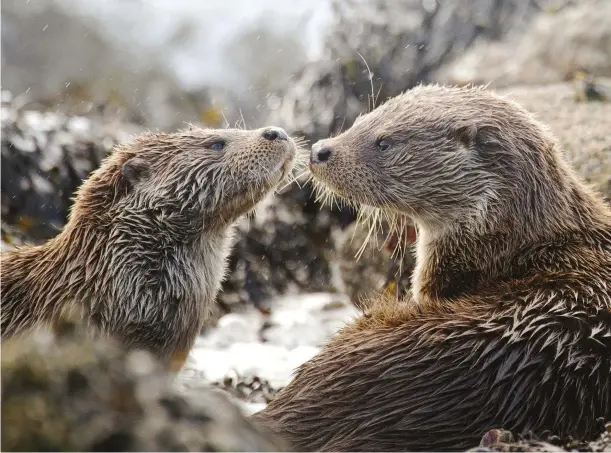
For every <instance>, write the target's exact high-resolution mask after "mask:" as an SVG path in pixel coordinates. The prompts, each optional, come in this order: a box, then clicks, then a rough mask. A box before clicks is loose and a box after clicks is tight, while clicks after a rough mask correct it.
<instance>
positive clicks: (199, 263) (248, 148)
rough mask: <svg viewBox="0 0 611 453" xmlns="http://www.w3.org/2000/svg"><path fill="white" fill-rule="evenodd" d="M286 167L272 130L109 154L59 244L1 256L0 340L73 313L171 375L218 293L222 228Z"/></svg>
mask: <svg viewBox="0 0 611 453" xmlns="http://www.w3.org/2000/svg"><path fill="white" fill-rule="evenodd" d="M294 155H295V144H294V143H293V141H292V140H291V139H290V138H288V137H287V136H286V134H285V133H284V131H282V130H281V129H277V128H265V129H260V130H254V131H245V130H235V129H226V130H207V129H190V130H187V131H182V132H177V133H174V134H162V133H160V134H149V135H144V136H141V137H138V138H137V139H136V140H135V141H134V142H133V143H130V144H125V145H122V146H119V147H117V149H116V150H115V151H114V153H113V154H112V155H111V156H109V157H108V158H107V159H106V160H105V161H104V162H103V164H102V166H101V167H100V168H99V169H98V170H96V171H95V172H94V173H93V174H92V175H91V176H90V177H89V178H88V179H87V180H86V181H85V182H84V183H83V185H82V186H81V188H80V189H79V191H78V193H77V195H76V199H75V203H74V206H73V209H72V212H71V214H70V218H69V220H68V222H67V224H66V226H65V227H64V229H63V231H62V232H61V233H60V234H59V235H58V236H56V237H55V238H53V239H51V240H50V241H48V242H47V243H45V244H43V245H41V246H37V247H24V248H20V249H17V250H15V251H11V252H8V253H3V254H2V279H1V285H2V288H1V289H2V314H1V318H2V339H3V340H4V339H6V338H9V337H11V336H13V335H15V334H17V333H20V332H23V331H24V330H26V329H30V328H32V327H36V326H39V325H46V324H49V323H52V322H53V321H54V320H55V319H57V317H58V316H59V315H60V314H61V313H62V312H63V311H64V310H66V309H68V308H71V307H75V306H76V307H78V308H81V309H82V311H83V313H84V316H85V318H86V319H87V321H88V322H89V324H90V326H91V327H92V328H94V329H96V330H99V331H100V332H102V333H104V334H112V335H113V336H115V337H116V338H119V339H120V340H121V341H122V342H123V344H124V345H126V346H133V347H139V348H144V349H147V350H149V351H151V352H152V353H154V354H155V355H156V356H157V357H158V358H160V359H162V360H163V361H165V362H166V363H168V364H169V365H170V366H171V367H178V368H179V367H180V366H181V365H182V363H183V362H184V360H185V359H186V357H187V354H188V352H189V350H190V348H191V346H192V344H193V342H194V341H195V338H196V336H197V335H198V333H199V332H200V330H201V327H202V324H203V322H204V320H205V319H206V317H207V316H208V314H209V312H210V310H211V308H212V304H213V303H214V300H215V297H216V294H217V292H218V290H219V287H220V284H221V280H222V278H223V274H224V272H225V267H226V263H225V260H226V257H227V254H228V253H229V248H230V240H231V226H232V224H233V223H234V221H235V220H236V219H237V218H238V217H240V216H241V215H242V214H244V213H246V212H247V211H250V210H251V209H253V208H254V207H255V205H256V203H257V202H258V201H260V200H261V199H262V198H263V197H264V196H265V195H267V194H268V193H269V192H270V191H271V190H272V189H273V188H274V187H275V186H276V185H277V184H278V183H279V182H280V181H281V180H282V179H283V178H284V177H285V176H286V175H287V174H288V172H289V170H290V169H291V168H292V164H293V158H294Z"/></svg>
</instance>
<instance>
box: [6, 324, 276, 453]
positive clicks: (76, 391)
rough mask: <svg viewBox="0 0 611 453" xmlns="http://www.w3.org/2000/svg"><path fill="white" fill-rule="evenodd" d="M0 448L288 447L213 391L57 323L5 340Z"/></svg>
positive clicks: (138, 353)
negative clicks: (179, 382)
mask: <svg viewBox="0 0 611 453" xmlns="http://www.w3.org/2000/svg"><path fill="white" fill-rule="evenodd" d="M1 404H2V415H1V416H2V441H1V442H2V450H3V451H15V450H20V451H287V445H285V444H284V443H283V442H281V441H280V440H278V439H276V438H275V437H273V436H271V435H270V434H269V433H267V432H265V431H263V429H260V428H258V427H256V426H254V425H253V424H251V423H250V422H249V421H248V420H246V419H245V418H244V416H243V415H242V414H241V412H240V410H239V409H238V408H237V407H236V406H235V405H233V404H231V403H230V402H229V400H228V398H227V397H226V396H224V395H223V393H222V392H221V391H220V390H213V389H212V388H208V387H206V388H202V387H199V388H196V389H193V388H191V389H188V388H184V389H182V390H181V391H179V390H178V389H177V388H175V387H174V386H172V385H171V381H170V379H169V377H168V376H166V375H165V374H164V373H162V372H161V368H160V365H159V364H158V363H157V362H156V361H155V360H154V359H153V358H152V356H150V355H149V354H148V353H145V352H142V351H131V352H126V351H124V350H122V349H120V348H119V347H118V346H117V345H116V344H115V343H114V342H113V341H112V340H110V339H108V338H106V339H92V338H91V337H90V336H89V335H88V334H86V333H85V330H84V327H83V326H81V325H80V324H79V323H75V322H72V321H63V322H62V324H61V325H60V327H59V329H58V330H57V331H56V332H55V333H53V332H51V331H50V330H42V331H38V332H35V333H34V334H32V335H29V336H25V337H21V338H15V339H12V341H10V342H8V343H7V342H3V343H2V402H1Z"/></svg>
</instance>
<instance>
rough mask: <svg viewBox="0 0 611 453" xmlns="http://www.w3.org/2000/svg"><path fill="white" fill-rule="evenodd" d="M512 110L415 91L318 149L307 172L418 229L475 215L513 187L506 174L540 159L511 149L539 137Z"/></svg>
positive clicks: (467, 94)
mask: <svg viewBox="0 0 611 453" xmlns="http://www.w3.org/2000/svg"><path fill="white" fill-rule="evenodd" d="M516 109H517V107H515V106H514V105H512V104H510V103H508V102H506V101H504V100H502V99H500V98H498V97H495V96H493V95H492V94H491V93H489V92H486V91H485V90H482V89H459V88H443V87H438V86H422V87H418V88H414V89H412V90H410V91H408V92H406V93H404V94H402V95H400V96H397V97H395V98H392V99H390V100H389V101H388V102H386V103H385V104H383V105H381V106H379V107H378V108H377V109H375V110H373V111H372V112H370V113H369V114H366V115H364V116H361V117H360V118H358V119H357V121H356V122H355V123H354V125H353V126H352V127H351V128H350V129H348V130H347V131H345V132H344V133H342V134H340V135H338V136H336V137H332V138H328V139H325V140H321V141H319V142H318V143H316V144H315V145H314V146H313V147H312V151H311V156H310V170H311V172H312V174H313V175H314V177H315V179H316V180H318V181H320V182H321V183H323V184H324V186H325V187H327V188H328V189H330V190H331V191H332V192H334V193H335V194H337V195H340V196H341V197H344V198H346V199H348V200H350V201H352V202H355V203H357V204H364V205H369V206H373V207H377V208H383V209H386V210H389V211H395V212H397V211H398V212H400V213H403V214H406V215H408V216H410V217H412V218H413V219H414V220H416V221H417V222H419V223H436V224H439V223H446V222H454V221H456V220H457V219H461V218H464V217H466V216H478V215H480V214H481V211H482V210H485V209H486V208H487V207H488V206H490V203H493V202H496V200H498V199H499V198H498V197H499V195H500V194H501V193H502V192H503V191H505V192H507V191H508V187H509V186H510V185H511V184H513V183H514V182H512V181H510V180H509V178H508V177H507V175H508V174H511V172H510V171H507V168H508V167H514V168H513V170H512V171H513V174H516V173H518V174H519V173H522V174H525V171H528V170H527V167H528V166H524V165H523V164H522V163H523V162H525V161H528V160H532V159H538V157H536V156H535V157H533V155H534V153H531V152H528V153H522V152H521V151H520V148H519V145H514V144H515V143H518V142H519V141H520V140H521V141H522V143H524V142H525V141H526V140H528V137H533V136H535V135H539V134H538V132H537V131H536V129H533V125H532V124H530V123H529V121H524V120H522V119H524V118H526V119H528V117H527V116H526V115H525V113H524V112H523V111H522V110H520V111H519V112H517V111H516ZM520 118H522V119H520ZM511 123H513V124H511ZM508 124H511V127H508V126H507V125H508ZM508 129H509V130H510V131H513V132H504V131H506V130H508ZM533 131H534V132H533ZM511 134H514V136H511ZM524 138H526V140H525V139H524ZM533 165H534V164H533ZM519 166H522V167H524V168H525V169H526V170H525V171H522V170H520V169H519V168H517V167H519ZM512 178H513V179H515V177H512Z"/></svg>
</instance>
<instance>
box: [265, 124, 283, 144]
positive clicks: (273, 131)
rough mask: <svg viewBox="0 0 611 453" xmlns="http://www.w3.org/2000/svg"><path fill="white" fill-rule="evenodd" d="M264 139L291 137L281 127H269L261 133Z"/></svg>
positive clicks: (272, 139)
mask: <svg viewBox="0 0 611 453" xmlns="http://www.w3.org/2000/svg"><path fill="white" fill-rule="evenodd" d="M261 135H262V136H263V138H264V139H266V140H269V141H274V140H285V141H287V140H288V139H289V136H288V134H287V133H286V132H285V131H284V129H282V128H281V127H268V128H266V129H265V130H264V131H263V133H262V134H261Z"/></svg>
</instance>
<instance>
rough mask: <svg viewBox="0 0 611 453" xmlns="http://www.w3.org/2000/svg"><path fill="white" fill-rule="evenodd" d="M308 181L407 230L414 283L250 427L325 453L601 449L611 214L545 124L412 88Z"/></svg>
mask: <svg viewBox="0 0 611 453" xmlns="http://www.w3.org/2000/svg"><path fill="white" fill-rule="evenodd" d="M310 167H311V170H312V172H313V174H314V176H315V178H316V179H317V180H318V181H319V182H322V183H323V184H324V185H325V186H326V187H327V188H329V189H331V190H332V191H333V192H334V193H335V194H339V195H341V196H343V197H345V198H346V199H348V201H351V202H354V203H359V204H364V205H368V206H370V207H373V208H374V209H380V210H381V212H382V213H383V214H388V215H389V217H390V218H391V219H392V218H397V217H399V218H400V217H401V216H407V217H409V218H411V219H412V220H413V221H414V222H415V224H416V225H417V228H418V239H417V246H416V262H417V264H416V269H415V271H414V275H413V286H412V290H411V292H410V293H409V294H408V295H407V297H406V298H405V300H402V301H396V300H384V299H380V300H377V301H374V302H373V305H372V307H371V309H370V311H369V313H367V314H365V315H364V316H362V317H360V318H358V319H356V320H355V321H354V322H353V323H351V324H350V325H348V326H347V327H345V328H344V329H342V330H341V331H340V332H339V333H338V334H337V335H336V336H335V337H334V338H332V339H331V341H330V342H329V343H328V344H327V345H326V346H325V347H324V349H323V351H322V352H321V353H320V354H319V355H318V356H316V357H314V358H313V359H312V360H310V361H309V362H307V363H305V364H304V365H302V366H301V367H300V368H299V369H298V370H297V372H296V376H295V378H294V379H293V381H292V382H291V383H290V384H289V385H288V386H287V387H286V388H285V389H284V390H283V391H282V392H281V393H280V394H279V395H278V396H277V397H276V398H275V399H274V401H272V402H271V404H270V405H268V406H267V408H266V409H264V410H263V411H262V412H260V413H258V414H256V415H255V418H256V419H257V420H259V421H260V422H262V423H264V424H265V425H267V426H268V427H270V428H272V429H273V430H275V431H276V432H278V433H280V434H282V435H283V436H285V438H286V439H287V440H289V441H290V442H291V443H292V444H293V445H295V446H296V447H297V448H302V449H307V450H325V451H329V450H335V451H338V450H339V451H388V450H407V451H415V450H428V451H443V450H459V449H465V448H469V447H474V446H476V445H477V444H478V442H479V439H480V438H481V436H482V435H483V434H484V433H485V432H486V431H487V430H489V429H492V428H500V427H502V428H505V429H508V430H511V431H514V432H516V433H518V434H523V433H527V432H529V431H532V432H533V433H535V434H538V435H543V434H544V433H545V432H546V431H551V432H552V433H555V434H557V435H560V436H568V435H573V436H579V437H580V438H587V437H589V436H594V435H596V431H597V429H598V425H597V421H596V420H597V418H599V417H603V418H605V419H609V418H611V211H610V210H609V208H608V206H606V205H604V204H603V202H602V198H601V197H600V196H598V195H597V194H594V193H593V192H591V191H590V190H589V189H588V188H587V187H585V186H584V184H583V183H582V182H581V181H580V180H579V178H578V177H577V176H576V175H575V174H574V172H573V171H572V170H571V169H570V168H569V167H568V165H567V164H566V163H565V161H564V159H563V157H562V154H561V152H560V150H559V149H558V146H557V144H556V141H555V139H554V138H553V137H552V136H551V134H549V133H548V132H547V131H546V130H545V128H544V127H543V126H542V125H540V124H539V123H538V122H537V121H536V120H535V119H534V118H532V116H531V115H530V114H529V113H528V112H526V111H525V110H523V109H522V108H521V107H520V106H518V105H516V104H514V103H512V102H510V101H507V100H505V99H503V98H500V97H498V96H496V95H494V94H493V93H491V92H488V91H486V90H483V89H477V88H472V89H466V88H465V89H459V88H443V87H436V86H430V87H418V88H415V89H413V90H411V91H409V92H407V93H405V94H403V95H401V96H398V97H397V98H394V99H391V100H390V101H388V102H387V103H386V104H384V105H382V106H380V107H378V108H377V109H376V110H374V111H373V112H371V113H369V114H368V115H365V116H363V117H361V118H360V119H359V120H357V122H356V123H355V125H354V126H353V127H352V128H351V129H349V130H348V131H346V132H344V133H343V134H341V135H339V136H337V137H334V138H330V139H327V140H323V141H322V142H319V143H318V144H316V145H315V146H314V147H313V149H312V158H311V163H310ZM397 224H401V222H397Z"/></svg>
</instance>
